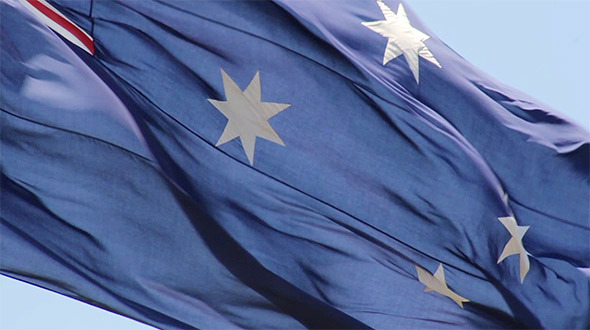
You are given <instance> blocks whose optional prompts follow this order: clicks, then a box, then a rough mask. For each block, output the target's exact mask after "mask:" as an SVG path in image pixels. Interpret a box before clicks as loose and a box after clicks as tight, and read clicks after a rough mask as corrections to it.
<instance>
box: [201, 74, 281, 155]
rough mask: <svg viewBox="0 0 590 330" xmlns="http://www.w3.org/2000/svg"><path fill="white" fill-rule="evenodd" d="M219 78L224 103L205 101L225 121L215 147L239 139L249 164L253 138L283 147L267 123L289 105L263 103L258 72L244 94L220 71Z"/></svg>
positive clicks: (253, 143) (252, 151)
mask: <svg viewBox="0 0 590 330" xmlns="http://www.w3.org/2000/svg"><path fill="white" fill-rule="evenodd" d="M221 76H222V78H223V89H224V90H225V96H226V98H227V101H219V100H212V99H208V101H209V102H211V104H213V106H214V107H215V108H217V110H219V111H220V112H221V113H222V114H223V115H224V116H225V117H226V118H227V119H228V122H227V125H226V126H225V129H224V130H223V134H221V137H220V138H219V140H218V141H217V144H216V145H215V146H220V145H222V144H224V143H226V142H229V141H231V140H233V139H235V138H237V137H239V138H240V141H241V142H242V148H244V152H245V153H246V157H248V161H249V162H250V165H254V148H255V145H256V137H261V138H264V139H266V140H269V141H272V142H274V143H277V144H280V145H282V146H285V143H284V142H283V140H281V138H280V137H279V135H278V134H277V132H275V130H274V129H273V128H272V127H271V126H270V124H269V123H268V120H269V119H270V118H272V117H273V116H274V115H276V114H277V113H279V112H281V111H283V110H285V109H286V108H288V107H289V106H290V104H284V103H272V102H262V100H261V95H262V91H261V86H260V74H259V72H256V75H255V76H254V78H252V81H250V84H249V85H248V87H246V90H244V91H243V92H242V90H241V89H240V87H238V85H237V84H236V83H235V82H234V81H233V80H232V79H231V78H230V76H229V75H228V74H227V73H225V71H223V69H222V70H221Z"/></svg>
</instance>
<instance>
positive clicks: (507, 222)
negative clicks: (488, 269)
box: [497, 217, 531, 283]
mask: <svg viewBox="0 0 590 330" xmlns="http://www.w3.org/2000/svg"><path fill="white" fill-rule="evenodd" d="M498 220H499V221H500V222H501V223H502V225H504V227H505V228H506V230H508V232H509V233H510V235H511V236H512V237H510V240H509V241H508V243H506V245H505V246H504V250H502V254H500V257H499V258H498V262H497V263H501V262H502V261H504V259H506V257H509V256H511V255H515V254H518V255H519V257H520V265H519V266H520V283H523V282H524V278H525V277H526V274H527V273H528V272H529V269H530V268H531V265H530V261H529V255H530V253H528V251H527V250H526V249H525V248H524V245H523V244H522V238H523V237H524V235H525V234H526V232H527V231H528V230H529V228H530V226H519V225H518V223H517V222H516V219H515V218H514V217H501V218H498Z"/></svg>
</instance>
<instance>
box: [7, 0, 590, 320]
mask: <svg viewBox="0 0 590 330" xmlns="http://www.w3.org/2000/svg"><path fill="white" fill-rule="evenodd" d="M24 2H25V1H24V0H23V1H21V2H18V1H3V2H1V3H0V5H1V6H2V8H1V10H0V13H1V15H2V17H1V21H0V24H1V25H2V42H1V43H0V48H1V51H2V53H1V60H2V66H1V67H0V70H1V79H2V146H1V148H2V149H1V150H2V195H1V198H2V199H1V227H0V230H1V232H0V233H1V234H2V237H1V240H0V255H1V256H2V258H1V259H0V271H1V272H2V273H3V274H5V275H8V276H11V277H14V278H18V279H21V280H24V281H27V282H30V283H34V284H37V285H40V286H43V287H46V288H49V289H51V290H54V291H57V292H60V293H63V294H65V295H68V296H71V297H74V298H76V299H79V300H83V301H86V302H89V303H91V304H94V305H97V306H100V307H102V308H105V309H108V310H112V311H115V312H117V313H120V314H123V315H126V316H129V317H132V318H135V319H137V320H140V321H142V322H145V323H148V324H152V325H154V326H157V327H163V328H189V327H196V328H234V327H249V328H251V327H255V328H298V327H308V328H426V327H436V328H445V327H448V328H457V327H492V328H503V327H513V328H541V327H543V328H588V326H589V322H590V321H589V308H590V288H589V287H588V283H589V280H588V272H587V271H586V272H585V271H584V270H585V269H586V270H587V269H588V268H590V252H589V251H590V245H589V244H590V243H589V240H588V237H589V235H590V219H589V217H590V216H589V205H588V201H589V200H590V189H589V181H588V174H589V171H590V169H589V162H588V159H589V148H590V146H589V143H590V142H589V141H590V136H589V134H588V132H586V131H585V130H584V129H582V128H580V127H578V126H576V125H575V124H573V123H571V122H569V121H568V120H566V119H564V118H562V117H561V116H559V115H558V114H556V113H554V112H552V111H551V110H549V109H548V108H547V107H545V106H543V105H539V104H538V102H536V101H534V100H531V99H530V98H529V97H528V96H526V95H523V94H522V93H520V92H518V91H515V90H513V89H511V88H509V87H507V86H504V85H502V84H500V83H498V82H496V81H494V80H493V79H491V78H490V77H487V76H486V75H485V74H483V73H482V72H480V71H479V70H477V69H476V68H474V67H472V66H471V65H470V64H469V63H467V62H466V61H465V60H464V59H462V58H461V57H460V56H459V55H457V54H456V53H454V52H453V51H452V50H451V49H449V48H448V46H446V45H445V44H444V43H442V42H441V41H440V40H439V39H438V38H437V37H436V36H435V34H434V33H433V32H432V31H430V30H429V29H428V28H427V27H426V26H424V25H423V24H422V23H421V22H420V20H419V19H418V18H417V17H416V16H415V15H414V14H413V12H412V11H411V10H410V8H408V6H404V5H400V3H399V2H397V1H373V0H371V1H337V2H328V1H276V2H227V1H221V2H207V1H199V2H189V1H154V2H151V1H150V2H148V1H129V2H123V1H121V2H115V1H113V2H106V1H87V2H85V1H75V2H71V1H52V2H51V4H52V5H53V6H54V7H55V8H56V9H57V10H58V11H59V12H61V13H62V14H63V15H64V16H66V17H67V18H68V19H70V20H71V21H72V22H74V23H75V24H76V25H77V26H79V27H80V28H81V29H83V30H85V31H86V32H87V33H89V34H90V35H91V37H92V38H93V40H94V43H95V48H96V52H95V53H94V54H93V55H92V54H88V53H86V52H84V51H83V50H81V49H79V48H78V47H77V46H75V45H73V44H71V43H70V42H69V41H68V40H66V39H64V38H62V37H60V36H59V35H58V34H57V33H56V32H54V31H52V30H51V29H50V28H48V27H47V26H46V25H45V24H44V23H43V22H42V21H40V20H39V19H38V17H37V16H35V15H34V14H33V13H32V12H31V11H30V10H29V9H27V7H26V6H25V5H23V3H24ZM399 31H402V34H401V35H402V37H403V38H402V37H399V36H396V35H395V33H394V32H399ZM404 38H405V39H404ZM425 289H426V291H428V292H425Z"/></svg>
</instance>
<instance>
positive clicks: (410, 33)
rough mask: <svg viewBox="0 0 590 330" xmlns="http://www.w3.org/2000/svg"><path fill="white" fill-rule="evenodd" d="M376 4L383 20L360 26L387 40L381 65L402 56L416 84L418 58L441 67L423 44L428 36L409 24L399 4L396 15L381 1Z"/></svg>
mask: <svg viewBox="0 0 590 330" xmlns="http://www.w3.org/2000/svg"><path fill="white" fill-rule="evenodd" d="M377 4H378V5H379V8H380V9H381V12H382V13H383V16H385V20H384V21H374V22H362V24H363V25H364V26H366V27H368V28H369V29H371V30H373V31H375V32H377V33H379V34H380V35H382V36H384V37H386V38H387V47H385V55H383V65H385V64H387V62H389V61H391V60H392V59H394V58H396V57H398V56H400V55H402V54H403V55H404V57H405V59H406V62H408V65H409V66H410V70H412V73H413V74H414V78H416V83H418V82H419V79H418V74H419V69H420V66H419V60H418V56H421V57H422V58H424V59H426V60H428V61H430V62H432V63H434V64H435V65H436V66H438V67H439V68H440V67H441V65H440V64H439V63H438V61H437V60H436V58H434V55H432V53H431V52H430V50H429V49H428V47H426V45H425V44H424V41H426V40H427V39H428V38H430V36H428V35H427V34H426V33H424V32H422V31H420V30H418V29H416V28H414V27H413V26H412V25H411V24H410V20H409V19H408V16H407V15H406V11H405V10H404V6H403V5H402V4H401V3H400V4H399V6H398V7H397V14H396V13H394V12H393V10H391V8H389V7H388V6H387V5H386V4H385V3H383V1H381V0H379V1H377Z"/></svg>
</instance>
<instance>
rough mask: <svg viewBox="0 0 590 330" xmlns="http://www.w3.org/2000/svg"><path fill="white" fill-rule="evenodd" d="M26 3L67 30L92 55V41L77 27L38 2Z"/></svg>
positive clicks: (29, 0)
mask: <svg viewBox="0 0 590 330" xmlns="http://www.w3.org/2000/svg"><path fill="white" fill-rule="evenodd" d="M27 2H28V3H30V4H31V5H32V6H33V7H35V8H36V9H37V10H38V11H40V12H41V13H43V15H45V16H47V17H48V18H49V19H51V20H52V21H54V22H55V23H57V24H59V25H61V26H62V27H63V28H64V29H66V30H68V31H69V32H70V33H71V34H73V35H74V36H75V37H76V38H78V40H80V41H81V42H82V43H83V44H84V46H86V47H87V48H88V50H90V53H91V54H92V55H94V41H93V40H92V39H90V38H89V37H88V36H87V35H86V34H85V33H84V31H82V30H81V29H80V28H79V27H77V26H76V25H74V24H72V23H71V22H69V21H68V20H66V19H64V18H63V17H61V16H60V15H58V14H57V13H56V12H54V11H53V10H52V9H51V8H48V7H47V6H45V5H44V4H43V3H41V2H39V1H38V0H27Z"/></svg>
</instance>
